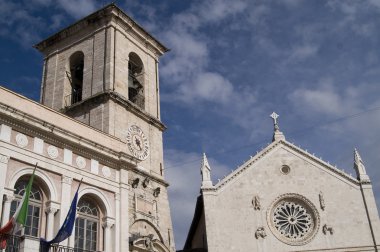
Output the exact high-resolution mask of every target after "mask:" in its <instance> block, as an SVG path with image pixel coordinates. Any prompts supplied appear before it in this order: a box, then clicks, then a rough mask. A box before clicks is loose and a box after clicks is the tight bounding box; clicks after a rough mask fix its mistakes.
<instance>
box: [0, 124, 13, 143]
mask: <svg viewBox="0 0 380 252" xmlns="http://www.w3.org/2000/svg"><path fill="white" fill-rule="evenodd" d="M11 134H12V128H11V127H9V126H8V125H5V124H1V127H0V140H2V141H4V142H8V143H9V142H10V141H11Z"/></svg>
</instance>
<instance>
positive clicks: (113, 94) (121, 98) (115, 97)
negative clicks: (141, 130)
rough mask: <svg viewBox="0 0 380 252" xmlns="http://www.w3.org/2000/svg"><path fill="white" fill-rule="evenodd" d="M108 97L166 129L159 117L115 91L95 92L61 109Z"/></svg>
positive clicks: (156, 125)
mask: <svg viewBox="0 0 380 252" xmlns="http://www.w3.org/2000/svg"><path fill="white" fill-rule="evenodd" d="M108 98H109V99H112V100H113V101H115V102H117V103H119V104H120V105H122V106H123V107H124V108H125V109H126V110H128V111H129V112H131V113H133V114H134V115H136V116H138V117H140V118H141V119H143V120H144V121H146V122H147V123H149V124H151V125H153V126H155V127H157V128H158V129H159V130H161V131H165V130H166V126H165V125H164V124H163V123H162V122H161V121H160V120H159V119H157V118H155V117H154V116H152V115H150V114H149V113H148V112H146V111H145V110H143V109H141V108H139V107H138V106H137V105H136V104H134V103H133V102H131V101H129V100H128V99H127V98H125V97H124V96H122V95H120V94H119V93H117V92H114V91H106V92H99V93H97V94H94V95H93V96H91V97H88V98H86V99H84V100H82V101H80V102H78V103H75V104H73V105H71V106H68V107H65V108H63V109H62V110H61V112H63V113H67V112H69V111H70V110H74V109H75V108H77V107H80V106H83V105H86V104H87V103H89V102H90V103H92V102H93V101H94V100H96V99H99V100H100V101H101V102H102V101H105V99H108Z"/></svg>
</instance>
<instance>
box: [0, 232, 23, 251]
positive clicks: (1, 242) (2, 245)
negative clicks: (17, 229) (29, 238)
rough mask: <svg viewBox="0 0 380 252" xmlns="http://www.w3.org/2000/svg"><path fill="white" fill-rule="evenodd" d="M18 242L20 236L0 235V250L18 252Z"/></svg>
mask: <svg viewBox="0 0 380 252" xmlns="http://www.w3.org/2000/svg"><path fill="white" fill-rule="evenodd" d="M20 242H21V238H20V236H17V235H9V234H0V250H2V249H5V250H4V251H5V252H19V251H20Z"/></svg>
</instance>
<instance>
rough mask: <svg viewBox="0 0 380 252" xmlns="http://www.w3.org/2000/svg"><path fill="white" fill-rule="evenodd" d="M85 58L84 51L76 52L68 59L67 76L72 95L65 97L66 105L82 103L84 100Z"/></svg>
mask: <svg viewBox="0 0 380 252" xmlns="http://www.w3.org/2000/svg"><path fill="white" fill-rule="evenodd" d="M84 58H85V56H84V53H83V52H82V51H75V52H73V53H72V54H71V55H70V57H69V58H68V62H67V69H66V75H67V77H68V80H69V84H70V88H69V89H70V95H69V96H67V97H65V99H66V101H65V103H66V105H71V104H74V103H77V102H80V101H81V100H82V98H83V81H84V63H85V60H84Z"/></svg>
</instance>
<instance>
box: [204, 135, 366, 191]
mask: <svg viewBox="0 0 380 252" xmlns="http://www.w3.org/2000/svg"><path fill="white" fill-rule="evenodd" d="M281 145H282V146H285V147H287V148H290V149H291V150H293V151H296V152H297V153H299V154H301V155H302V156H304V157H306V158H308V159H310V160H312V161H314V162H316V163H318V164H319V165H321V166H323V167H325V168H327V169H328V170H329V171H331V172H333V173H334V174H336V175H339V176H340V177H343V178H344V179H346V180H348V181H349V182H351V183H353V184H355V185H359V184H360V182H359V181H358V180H357V179H355V178H353V177H352V176H350V175H348V174H347V173H345V172H343V171H341V170H339V169H338V168H336V167H334V166H332V165H330V164H329V163H327V162H325V161H323V160H321V159H320V158H317V157H315V156H313V155H311V154H310V153H308V152H306V151H304V150H302V149H301V148H299V147H297V146H295V145H294V144H291V143H289V142H287V141H286V140H279V141H275V142H272V143H271V144H269V145H268V146H267V147H266V148H264V149H263V150H261V151H260V152H258V153H257V154H256V155H255V156H253V157H251V158H250V159H249V160H248V161H247V162H245V163H244V164H242V165H241V166H240V167H238V168H237V169H236V170H234V171H233V172H231V173H230V174H229V175H228V176H226V177H225V178H224V179H222V180H221V181H219V182H218V183H217V184H216V185H214V186H213V187H210V188H204V189H202V192H203V191H205V192H207V191H210V192H212V191H214V192H217V191H219V190H221V189H222V188H224V186H225V185H227V184H229V182H230V181H232V180H234V179H235V178H236V177H237V176H239V175H240V174H241V173H243V172H244V171H245V170H246V169H247V168H249V167H250V166H252V165H253V164H254V163H257V162H258V161H259V160H260V159H262V158H263V157H264V156H266V155H267V154H268V153H270V152H271V151H272V150H273V149H275V148H276V147H279V146H281Z"/></svg>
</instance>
